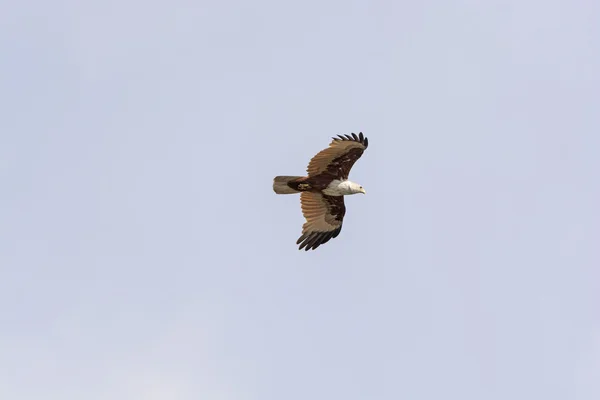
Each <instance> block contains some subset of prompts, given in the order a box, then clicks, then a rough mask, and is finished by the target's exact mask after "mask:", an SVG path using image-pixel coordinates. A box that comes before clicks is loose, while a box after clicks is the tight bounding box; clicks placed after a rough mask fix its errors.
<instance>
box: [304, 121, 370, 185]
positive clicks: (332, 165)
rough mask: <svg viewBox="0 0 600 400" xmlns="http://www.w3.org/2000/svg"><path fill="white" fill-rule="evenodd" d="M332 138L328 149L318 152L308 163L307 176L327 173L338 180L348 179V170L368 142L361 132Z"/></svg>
mask: <svg viewBox="0 0 600 400" xmlns="http://www.w3.org/2000/svg"><path fill="white" fill-rule="evenodd" d="M338 137H339V139H338V138H333V141H332V142H331V143H330V144H329V147H328V148H326V149H325V150H322V151H320V152H319V153H318V154H317V155H316V156H314V157H313V158H312V159H311V160H310V163H308V168H307V169H306V171H307V172H308V176H311V175H318V174H320V173H322V172H325V171H327V172H329V173H331V174H332V175H334V176H336V177H337V178H339V179H348V175H349V174H350V169H351V168H352V166H353V165H354V163H355V162H356V160H358V159H359V158H360V156H362V153H363V152H364V151H365V150H366V149H367V147H368V146H369V141H368V140H367V138H366V137H364V136H363V134H362V132H360V133H359V134H358V135H356V134H355V133H353V134H352V136H350V135H345V136H342V135H338Z"/></svg>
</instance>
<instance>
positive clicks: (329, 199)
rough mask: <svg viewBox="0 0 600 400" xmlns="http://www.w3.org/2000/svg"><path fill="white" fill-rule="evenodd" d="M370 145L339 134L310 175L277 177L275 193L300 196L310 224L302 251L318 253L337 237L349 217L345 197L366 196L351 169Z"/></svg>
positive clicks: (316, 160)
mask: <svg viewBox="0 0 600 400" xmlns="http://www.w3.org/2000/svg"><path fill="white" fill-rule="evenodd" d="M368 146H369V141H368V140H367V138H366V137H364V135H363V134H362V132H360V133H359V134H358V135H356V134H355V133H352V134H351V135H338V137H337V138H335V137H334V138H333V141H332V142H331V143H330V144H329V147H328V148H326V149H324V150H322V151H320V152H319V153H317V154H316V155H315V156H314V157H313V158H312V159H311V160H310V162H309V164H308V167H307V169H306V171H307V172H308V176H277V177H275V179H274V180H273V190H274V191H275V193H277V194H292V193H300V203H301V206H302V214H303V215H304V218H305V219H306V222H305V223H304V225H303V226H302V236H300V238H299V239H298V241H297V242H296V244H299V245H300V247H299V249H300V250H302V249H305V250H311V249H312V250H314V249H316V248H317V247H319V246H320V245H322V244H323V243H327V242H328V241H329V240H331V239H332V238H335V237H337V236H338V235H339V234H340V232H341V230H342V222H343V219H344V215H345V214H346V207H345V205H344V196H345V195H351V194H356V193H365V190H364V189H363V188H362V186H360V185H358V184H356V183H354V182H350V181H349V180H348V176H349V174H350V169H351V168H352V166H353V165H354V163H355V162H356V160H358V159H359V158H360V156H362V154H363V152H364V151H365V150H366V149H367V147H368Z"/></svg>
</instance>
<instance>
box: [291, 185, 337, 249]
mask: <svg viewBox="0 0 600 400" xmlns="http://www.w3.org/2000/svg"><path fill="white" fill-rule="evenodd" d="M300 203H301V205H302V214H304V218H306V222H305V223H304V225H303V226H302V236H300V238H299V239H298V241H297V242H296V244H299V245H300V248H299V250H302V248H305V250H307V251H308V250H310V249H313V250H314V249H316V248H317V247H319V246H320V245H322V244H323V243H327V242H328V241H329V240H330V239H332V238H335V237H337V235H339V234H340V232H341V230H342V220H343V219H344V214H345V213H346V207H345V206H344V196H327V195H324V194H322V193H313V192H302V193H300Z"/></svg>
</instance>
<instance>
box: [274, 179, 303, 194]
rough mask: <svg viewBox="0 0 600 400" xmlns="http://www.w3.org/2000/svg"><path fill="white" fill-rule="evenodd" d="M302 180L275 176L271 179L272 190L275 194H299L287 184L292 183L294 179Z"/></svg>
mask: <svg viewBox="0 0 600 400" xmlns="http://www.w3.org/2000/svg"><path fill="white" fill-rule="evenodd" d="M300 178H303V177H302V176H276V177H275V179H273V190H274V191H275V193H277V194H293V193H300V191H298V190H294V189H292V188H291V187H289V186H288V182H292V181H294V180H296V179H300Z"/></svg>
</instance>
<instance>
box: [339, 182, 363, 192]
mask: <svg viewBox="0 0 600 400" xmlns="http://www.w3.org/2000/svg"><path fill="white" fill-rule="evenodd" d="M344 183H345V184H346V185H347V190H348V194H357V193H362V194H366V193H367V192H366V191H365V189H363V187H362V186H360V185H359V184H358V183H356V182H351V181H346V182H344Z"/></svg>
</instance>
